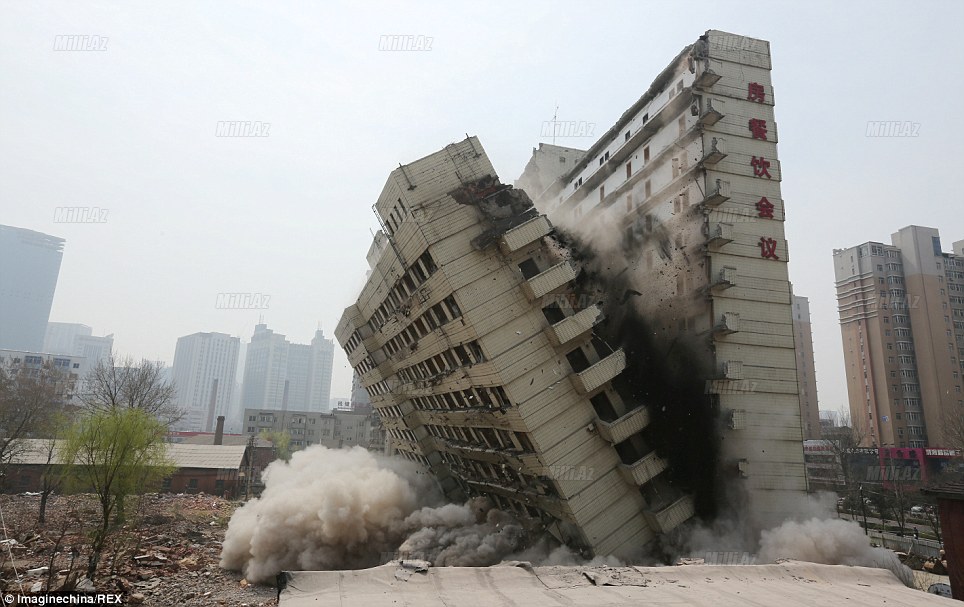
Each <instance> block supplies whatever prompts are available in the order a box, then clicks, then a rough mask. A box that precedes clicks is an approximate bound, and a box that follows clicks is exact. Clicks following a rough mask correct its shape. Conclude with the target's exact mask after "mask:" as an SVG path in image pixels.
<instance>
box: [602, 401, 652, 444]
mask: <svg viewBox="0 0 964 607" xmlns="http://www.w3.org/2000/svg"><path fill="white" fill-rule="evenodd" d="M648 425H649V409H647V408H646V407H636V408H635V409H633V410H632V411H630V412H629V413H627V414H626V415H623V416H622V417H620V418H619V419H617V420H615V421H612V422H604V421H597V422H596V429H597V430H598V432H599V436H601V437H602V438H603V439H605V440H607V441H609V442H610V443H612V444H614V445H615V444H616V443H621V442H623V441H624V440H626V439H627V438H629V437H630V436H632V435H633V434H636V433H637V432H639V431H640V430H642V429H643V428H645V427H646V426H648Z"/></svg>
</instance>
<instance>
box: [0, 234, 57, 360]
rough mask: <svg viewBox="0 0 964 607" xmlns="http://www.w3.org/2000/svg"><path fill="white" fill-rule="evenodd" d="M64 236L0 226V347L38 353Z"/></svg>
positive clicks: (51, 298)
mask: <svg viewBox="0 0 964 607" xmlns="http://www.w3.org/2000/svg"><path fill="white" fill-rule="evenodd" d="M63 250H64V239H63V238H57V237H56V236H50V235H48V234H42V233H40V232H34V231H33V230H25V229H23V228H15V227H12V226H4V225H0V349H6V350H20V351H24V352H42V351H43V350H44V335H45V333H46V331H47V321H48V320H49V318H50V307H51V305H53V301H54V291H55V290H56V288H57V277H58V276H59V275H60V262H61V259H62V258H63Z"/></svg>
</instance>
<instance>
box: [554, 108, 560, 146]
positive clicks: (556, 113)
mask: <svg viewBox="0 0 964 607" xmlns="http://www.w3.org/2000/svg"><path fill="white" fill-rule="evenodd" d="M558 116H559V103H558V102H556V111H554V112H553V113H552V145H556V118H557V117H558Z"/></svg>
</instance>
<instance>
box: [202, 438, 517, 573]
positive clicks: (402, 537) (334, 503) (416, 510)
mask: <svg viewBox="0 0 964 607" xmlns="http://www.w3.org/2000/svg"><path fill="white" fill-rule="evenodd" d="M264 481H265V489H264V492H263V493H262V495H261V497H259V498H257V499H254V500H251V501H250V502H248V503H247V504H245V505H244V506H242V507H241V508H239V509H238V510H237V511H236V512H235V513H234V516H232V517H231V521H230V523H229V524H228V529H227V533H226V535H225V540H224V546H223V548H222V551H221V567H223V568H225V569H231V570H235V571H242V572H243V573H244V575H245V577H246V578H247V579H248V580H249V581H252V582H266V581H270V580H272V579H273V578H274V576H275V575H277V574H278V573H279V572H281V571H284V570H321V569H359V568H366V567H373V566H376V565H379V564H381V563H384V562H386V561H388V560H391V559H392V558H396V557H399V556H402V557H405V558H425V559H428V560H431V561H432V562H433V563H434V564H436V565H462V566H486V565H494V564H497V563H499V562H501V561H502V560H503V558H505V557H506V556H507V555H509V554H511V553H513V552H516V551H518V550H520V549H521V548H522V547H523V546H524V545H525V538H526V533H525V530H524V528H523V526H522V525H521V524H520V523H519V522H518V521H516V520H515V519H514V518H513V517H511V516H510V515H508V514H506V513H504V512H502V511H500V510H498V509H496V508H493V507H492V506H491V504H490V503H489V502H488V501H487V500H484V499H473V500H470V501H469V502H467V503H466V504H462V505H459V504H445V502H444V500H443V498H442V496H441V494H440V493H439V492H438V490H437V489H436V486H435V482H434V480H433V479H432V478H431V477H430V475H429V474H428V473H426V472H425V471H424V470H422V469H420V468H418V467H416V466H415V465H414V464H410V463H409V462H405V461H400V460H396V459H388V458H382V457H378V456H376V455H374V454H372V453H370V452H368V451H366V450H365V449H363V448H361V447H354V448H352V449H338V450H335V449H327V448H325V447H322V446H317V445H316V446H312V447H309V448H308V449H305V450H303V451H298V452H296V453H295V454H294V455H293V456H292V458H291V461H290V462H289V463H285V462H283V461H276V462H274V463H272V464H270V465H269V466H268V468H267V469H266V470H265V472H264Z"/></svg>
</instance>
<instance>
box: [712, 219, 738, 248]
mask: <svg viewBox="0 0 964 607" xmlns="http://www.w3.org/2000/svg"><path fill="white" fill-rule="evenodd" d="M731 242H733V224H731V223H717V224H715V225H712V227H710V237H709V239H708V240H707V241H706V244H708V245H710V246H713V247H722V246H723V245H725V244H727V243H731Z"/></svg>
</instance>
